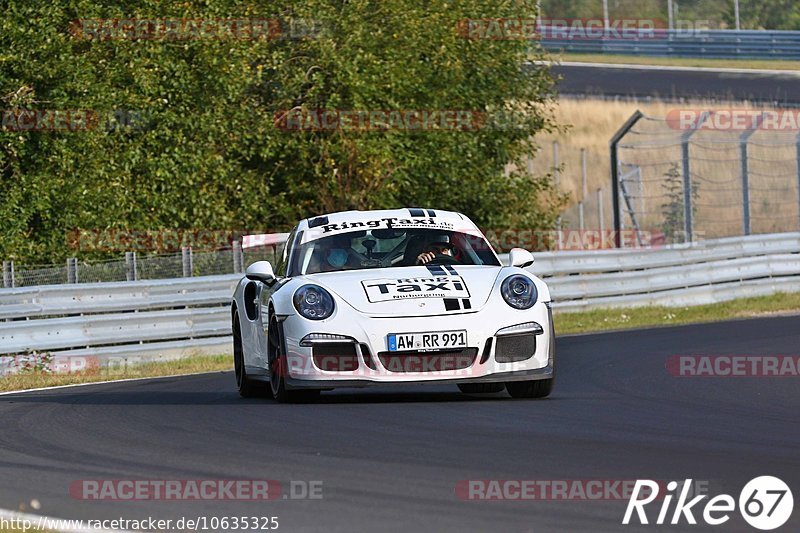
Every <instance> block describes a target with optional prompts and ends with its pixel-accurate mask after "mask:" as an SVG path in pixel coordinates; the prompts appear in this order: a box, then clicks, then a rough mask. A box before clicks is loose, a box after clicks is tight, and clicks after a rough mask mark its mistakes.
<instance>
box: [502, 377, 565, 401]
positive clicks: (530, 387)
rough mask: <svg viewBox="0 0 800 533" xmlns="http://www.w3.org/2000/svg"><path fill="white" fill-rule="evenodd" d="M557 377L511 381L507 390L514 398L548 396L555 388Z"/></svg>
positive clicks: (507, 385)
mask: <svg viewBox="0 0 800 533" xmlns="http://www.w3.org/2000/svg"><path fill="white" fill-rule="evenodd" d="M554 381H555V379H553V378H550V379H537V380H535V381H509V382H507V383H506V390H508V393H509V394H510V395H511V397H512V398H546V397H547V396H549V395H550V393H551V392H552V390H553V382H554Z"/></svg>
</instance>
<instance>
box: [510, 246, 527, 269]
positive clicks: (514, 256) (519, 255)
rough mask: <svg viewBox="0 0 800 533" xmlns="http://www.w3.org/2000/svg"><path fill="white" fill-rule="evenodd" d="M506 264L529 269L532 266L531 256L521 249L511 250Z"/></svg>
mask: <svg viewBox="0 0 800 533" xmlns="http://www.w3.org/2000/svg"><path fill="white" fill-rule="evenodd" d="M508 264H509V265H510V266H515V267H520V268H525V267H529V266H531V265H532V264H533V254H531V253H530V252H529V251H528V250H523V249H522V248H512V249H511V251H510V252H509V253H508Z"/></svg>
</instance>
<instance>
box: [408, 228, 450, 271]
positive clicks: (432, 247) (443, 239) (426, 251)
mask: <svg viewBox="0 0 800 533" xmlns="http://www.w3.org/2000/svg"><path fill="white" fill-rule="evenodd" d="M453 252H454V246H453V244H452V243H451V242H450V236H449V235H437V236H435V237H433V238H432V239H431V240H430V241H428V243H427V244H426V245H425V248H423V250H422V253H421V254H419V255H418V256H417V264H418V265H425V264H427V263H429V262H431V261H432V260H433V259H434V258H436V256H437V255H444V256H447V257H453V258H454V259H455V257H454V253H453Z"/></svg>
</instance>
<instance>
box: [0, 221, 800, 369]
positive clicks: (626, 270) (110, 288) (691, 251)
mask: <svg viewBox="0 0 800 533" xmlns="http://www.w3.org/2000/svg"><path fill="white" fill-rule="evenodd" d="M503 259H504V260H506V258H505V257H504V258H503ZM530 271H531V272H533V273H535V274H537V275H540V276H542V277H544V278H545V280H546V281H547V283H548V285H549V286H550V289H551V293H552V296H553V300H554V307H555V308H556V309H557V310H559V311H576V310H582V309H596V308H600V307H622V306H624V307H637V306H646V305H665V306H684V305H696V304H703V303H712V302H719V301H724V300H729V299H732V298H740V297H746V296H757V295H766V294H773V293H775V292H780V291H785V292H793V291H800V233H783V234H773V235H756V236H750V237H731V238H725V239H718V240H714V241H705V242H699V243H693V244H685V245H675V246H669V247H664V248H661V249H646V250H645V249H633V250H630V249H629V250H618V249H617V250H600V251H564V252H545V253H538V254H536V263H534V265H533V266H531V267H530ZM238 279H239V275H225V276H208V277H197V278H183V279H168V280H157V281H135V282H114V283H96V284H80V285H57V286H42V287H28V288H20V289H2V290H0V319H4V320H5V321H4V322H0V353H5V354H19V353H25V352H28V351H33V350H36V351H40V350H43V351H48V352H50V353H51V354H52V355H54V356H59V355H65V356H94V357H98V358H101V359H103V358H122V359H125V358H129V357H130V358H148V359H153V358H155V359H161V358H173V357H179V356H182V355H186V354H190V353H225V352H230V350H231V340H230V311H229V308H228V305H229V303H230V298H231V295H232V294H233V290H234V288H235V285H236V283H237V281H238ZM2 359H3V358H0V366H2V364H3V361H2ZM6 359H8V358H7V357H6Z"/></svg>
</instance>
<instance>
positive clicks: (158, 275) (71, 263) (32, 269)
mask: <svg viewBox="0 0 800 533" xmlns="http://www.w3.org/2000/svg"><path fill="white" fill-rule="evenodd" d="M282 252H283V245H282V244H275V245H268V246H255V247H251V248H247V249H244V250H243V249H242V248H241V246H240V245H239V243H234V245H233V246H232V247H229V248H222V249H219V250H215V251H208V252H194V251H192V249H191V248H184V249H183V250H181V251H180V252H178V253H171V254H142V253H136V252H127V253H126V254H125V256H124V258H122V259H111V260H106V261H79V260H78V259H76V258H71V259H68V260H67V261H66V263H65V264H64V265H17V264H15V263H14V262H13V261H4V262H3V287H5V288H12V287H30V286H34V285H57V284H62V283H96V282H104V281H135V280H140V279H170V278H180V277H191V276H213V275H220V274H239V273H242V272H244V269H245V268H246V267H247V265H249V264H250V263H253V262H255V261H270V262H271V263H272V264H273V265H275V264H276V263H277V261H278V260H279V258H280V256H281V254H282Z"/></svg>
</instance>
